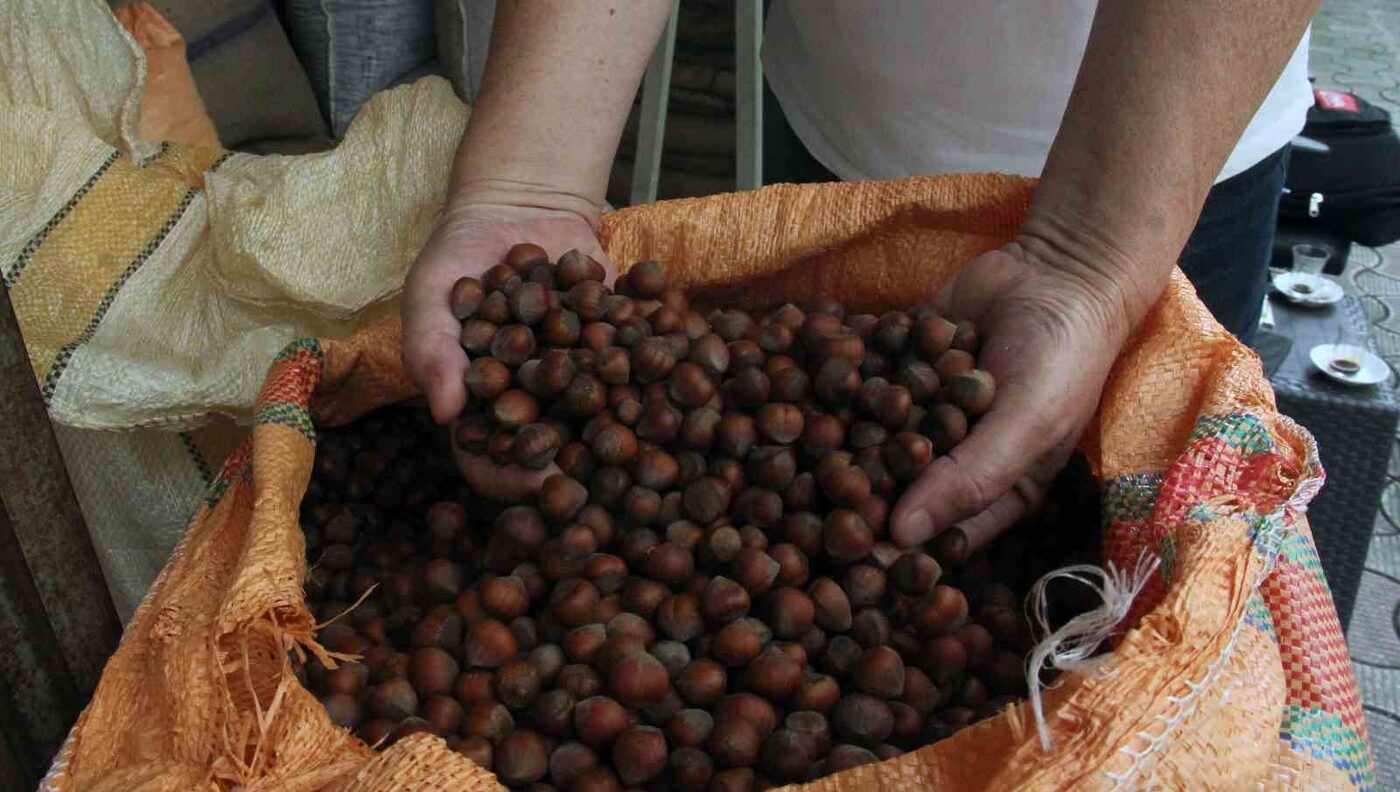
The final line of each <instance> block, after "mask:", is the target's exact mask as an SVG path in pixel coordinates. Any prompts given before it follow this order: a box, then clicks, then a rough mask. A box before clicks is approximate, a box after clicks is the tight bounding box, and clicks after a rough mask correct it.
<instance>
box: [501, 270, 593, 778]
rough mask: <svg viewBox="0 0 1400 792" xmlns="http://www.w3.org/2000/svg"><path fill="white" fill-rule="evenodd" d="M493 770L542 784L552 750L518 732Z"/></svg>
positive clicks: (541, 739) (504, 743) (536, 738)
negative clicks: (539, 781) (540, 781)
mask: <svg viewBox="0 0 1400 792" xmlns="http://www.w3.org/2000/svg"><path fill="white" fill-rule="evenodd" d="M588 282H590V283H591V282H592V281H588ZM492 769H493V770H494V771H495V773H496V777H497V778H500V779H501V781H502V783H505V784H508V785H510V786H523V785H525V784H529V783H532V782H534V781H538V780H540V779H541V778H544V776H545V773H547V772H548V771H549V747H548V745H547V744H546V743H545V739H544V737H542V736H540V735H539V734H538V733H537V732H534V731H531V730H529V729H516V730H515V731H513V732H511V733H510V734H508V735H506V736H505V738H503V739H502V740H501V741H500V743H498V744H497V745H496V749H495V753H494V756H493V758H492Z"/></svg>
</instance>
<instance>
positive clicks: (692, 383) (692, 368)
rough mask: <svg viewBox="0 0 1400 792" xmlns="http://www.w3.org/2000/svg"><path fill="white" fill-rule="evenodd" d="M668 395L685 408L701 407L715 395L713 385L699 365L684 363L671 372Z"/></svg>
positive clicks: (712, 381)
mask: <svg viewBox="0 0 1400 792" xmlns="http://www.w3.org/2000/svg"><path fill="white" fill-rule="evenodd" d="M670 395H671V398H672V399H673V400H674V401H676V402H677V403H679V404H682V405H684V406H686V407H691V408H694V407H701V406H703V405H704V404H705V403H707V402H708V401H709V400H710V398H711V397H713V396H714V395H715V383H714V380H712V379H710V376H709V375H708V374H706V373H705V370H704V369H703V368H701V367H700V366H699V364H696V363H692V362H690V361H685V362H682V363H679V364H677V365H676V367H675V369H673V370H672V371H671V387H670Z"/></svg>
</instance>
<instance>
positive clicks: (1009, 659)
mask: <svg viewBox="0 0 1400 792" xmlns="http://www.w3.org/2000/svg"><path fill="white" fill-rule="evenodd" d="M926 670H927V669H926ZM982 677H983V678H984V679H985V680H986V681H987V685H988V687H990V688H991V689H992V690H994V691H996V692H997V693H1004V694H1009V695H1018V696H1019V695H1024V694H1025V692H1026V664H1025V661H1024V660H1023V659H1022V658H1021V656H1020V655H1018V654H1016V653H1014V652H997V653H996V654H995V655H993V657H992V660H991V662H989V663H988V664H987V668H986V670H985V671H984V672H983V674H982Z"/></svg>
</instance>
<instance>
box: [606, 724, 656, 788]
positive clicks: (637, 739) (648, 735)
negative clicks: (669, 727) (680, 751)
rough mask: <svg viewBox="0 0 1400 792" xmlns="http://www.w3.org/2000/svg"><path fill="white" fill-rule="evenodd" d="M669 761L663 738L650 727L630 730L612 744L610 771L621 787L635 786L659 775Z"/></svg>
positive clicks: (635, 727)
mask: <svg viewBox="0 0 1400 792" xmlns="http://www.w3.org/2000/svg"><path fill="white" fill-rule="evenodd" d="M668 758H669V754H668V752H667V750H666V737H665V735H663V734H662V733H661V730H660V729H657V728H655V727H652V726H633V727H631V728H630V729H628V730H626V731H624V732H623V733H622V734H620V735H618V737H617V741H616V742H614V743H613V748H612V760H613V767H614V768H615V769H616V770H617V775H618V778H619V779H620V780H621V781H622V783H624V784H628V785H632V786H635V785H637V784H641V783H644V782H646V781H649V780H651V779H653V778H655V777H656V776H659V775H661V773H662V771H664V770H665V769H666V761H667V759H668Z"/></svg>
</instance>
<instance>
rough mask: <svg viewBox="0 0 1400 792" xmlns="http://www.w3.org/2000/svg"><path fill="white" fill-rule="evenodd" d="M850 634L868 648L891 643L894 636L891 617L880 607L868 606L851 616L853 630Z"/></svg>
mask: <svg viewBox="0 0 1400 792" xmlns="http://www.w3.org/2000/svg"><path fill="white" fill-rule="evenodd" d="M848 634H849V635H850V636H851V637H852V638H854V639H855V641H856V643H858V644H860V645H861V646H863V647H865V648H866V649H869V648H871V647H875V646H884V645H886V644H889V643H890V641H891V639H892V638H893V635H892V633H891V630H890V619H889V617H888V616H886V615H885V612H884V611H882V610H880V609H878V608H866V609H865V610H862V611H859V612H857V613H856V615H855V616H853V617H851V631H850V632H849V633H848Z"/></svg>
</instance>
